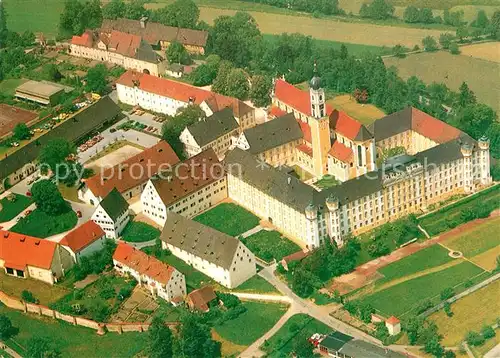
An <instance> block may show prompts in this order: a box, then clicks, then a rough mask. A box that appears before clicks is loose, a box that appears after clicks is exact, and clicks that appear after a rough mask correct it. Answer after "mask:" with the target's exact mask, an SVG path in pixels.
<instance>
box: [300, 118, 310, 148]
mask: <svg viewBox="0 0 500 358" xmlns="http://www.w3.org/2000/svg"><path fill="white" fill-rule="evenodd" d="M297 121H298V122H299V125H300V129H301V130H302V133H304V140H305V141H306V142H308V143H312V139H311V138H312V137H311V126H310V125H309V124H307V123H306V122H302V121H301V120H300V119H297Z"/></svg>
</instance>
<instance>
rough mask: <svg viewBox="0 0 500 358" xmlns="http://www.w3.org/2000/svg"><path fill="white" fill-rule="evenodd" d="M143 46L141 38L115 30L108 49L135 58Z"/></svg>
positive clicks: (112, 32) (110, 37)
mask: <svg viewBox="0 0 500 358" xmlns="http://www.w3.org/2000/svg"><path fill="white" fill-rule="evenodd" d="M140 44H141V37H140V36H137V35H132V34H128V33H125V32H120V31H116V30H113V31H111V34H110V36H109V40H108V48H109V49H110V50H112V51H114V52H116V53H119V54H122V55H124V56H127V57H135V55H136V52H137V49H138V48H139V46H140Z"/></svg>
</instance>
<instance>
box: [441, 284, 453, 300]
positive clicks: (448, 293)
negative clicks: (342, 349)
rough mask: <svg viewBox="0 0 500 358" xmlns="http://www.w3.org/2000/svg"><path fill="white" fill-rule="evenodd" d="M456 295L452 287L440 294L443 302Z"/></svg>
mask: <svg viewBox="0 0 500 358" xmlns="http://www.w3.org/2000/svg"><path fill="white" fill-rule="evenodd" d="M454 295H455V291H454V290H453V288H451V287H448V288H445V289H444V290H442V291H441V293H440V295H439V296H440V297H441V300H443V301H444V300H447V299H448V298H451V297H453V296H454Z"/></svg>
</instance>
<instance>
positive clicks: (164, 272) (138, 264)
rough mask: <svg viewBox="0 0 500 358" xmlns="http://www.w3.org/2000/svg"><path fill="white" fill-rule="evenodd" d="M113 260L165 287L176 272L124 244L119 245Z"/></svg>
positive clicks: (172, 268)
mask: <svg viewBox="0 0 500 358" xmlns="http://www.w3.org/2000/svg"><path fill="white" fill-rule="evenodd" d="M113 260H115V261H118V262H119V263H121V264H122V265H124V266H127V267H130V268H131V269H133V270H135V271H137V272H139V273H140V274H141V275H145V276H148V277H150V278H152V279H153V280H155V281H157V282H160V283H162V284H164V285H166V284H167V283H168V281H169V280H170V278H171V277H172V274H173V273H174V270H175V268H174V267H172V266H169V265H167V264H164V263H163V262H161V261H160V260H158V259H157V258H155V257H153V256H149V255H147V254H145V253H144V252H142V251H141V250H137V249H136V248H134V247H133V246H130V245H129V244H126V243H123V242H120V243H119V244H118V246H117V248H116V250H115V253H114V254H113Z"/></svg>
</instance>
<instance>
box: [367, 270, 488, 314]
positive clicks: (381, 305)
mask: <svg viewBox="0 0 500 358" xmlns="http://www.w3.org/2000/svg"><path fill="white" fill-rule="evenodd" d="M482 272H484V271H483V270H481V269H480V268H479V267H477V266H476V265H474V264H472V263H470V262H467V261H464V262H462V263H460V264H458V265H455V266H452V267H449V268H447V269H444V270H442V271H438V272H434V273H431V274H428V275H425V276H421V277H417V278H414V279H411V280H408V281H405V282H402V283H399V284H397V285H395V286H392V287H388V288H387V289H385V290H381V291H378V292H376V293H374V294H371V295H368V296H365V297H363V298H362V300H363V302H365V303H368V304H371V305H372V306H373V307H374V308H375V309H377V310H379V311H380V312H381V313H382V314H384V315H395V316H401V315H402V314H404V313H406V312H408V311H409V310H411V309H412V308H414V307H415V306H416V305H418V304H419V303H420V302H422V301H423V300H426V299H431V298H433V297H434V296H438V295H439V294H440V292H441V291H442V290H444V289H445V288H448V287H454V286H457V285H459V284H461V283H463V282H464V281H466V280H468V279H470V278H472V277H474V276H476V275H479V274H480V273H482Z"/></svg>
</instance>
